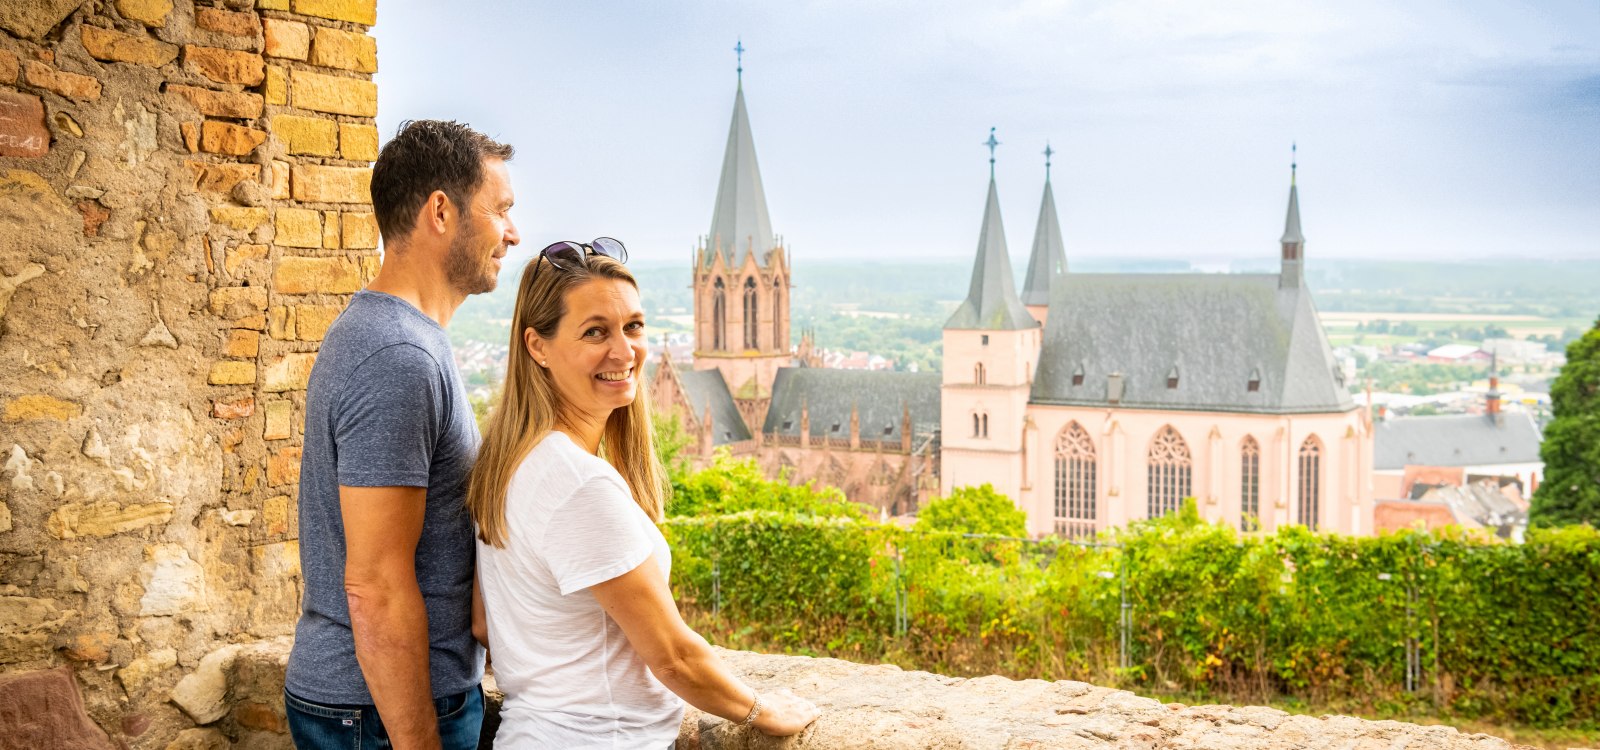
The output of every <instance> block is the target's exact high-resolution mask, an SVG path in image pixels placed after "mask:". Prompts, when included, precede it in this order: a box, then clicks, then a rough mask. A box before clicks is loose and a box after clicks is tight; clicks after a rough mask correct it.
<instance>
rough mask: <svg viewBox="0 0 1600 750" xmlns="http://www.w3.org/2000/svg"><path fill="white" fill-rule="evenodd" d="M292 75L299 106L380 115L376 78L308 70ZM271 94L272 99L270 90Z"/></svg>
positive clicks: (355, 114)
mask: <svg viewBox="0 0 1600 750" xmlns="http://www.w3.org/2000/svg"><path fill="white" fill-rule="evenodd" d="M289 75H290V80H289V91H290V95H291V96H292V97H293V99H294V106H296V107H299V108H301V109H310V110H315V111H317V112H328V113H331V114H336V115H354V116H356V117H377V116H378V85H377V84H375V83H373V82H372V81H368V80H364V79H360V78H344V77H342V76H328V75H322V74H320V73H311V72H308V71H304V70H296V71H293V72H291V73H290V74H289ZM269 83H270V81H269ZM269 91H270V89H269ZM267 98H268V100H269V103H270V100H271V98H272V97H271V94H270V93H269V94H268V97H267Z"/></svg>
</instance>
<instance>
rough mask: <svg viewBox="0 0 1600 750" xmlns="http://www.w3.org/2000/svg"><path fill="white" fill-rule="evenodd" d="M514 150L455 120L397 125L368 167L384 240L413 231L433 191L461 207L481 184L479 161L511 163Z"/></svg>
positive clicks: (481, 165) (375, 209)
mask: <svg viewBox="0 0 1600 750" xmlns="http://www.w3.org/2000/svg"><path fill="white" fill-rule="evenodd" d="M513 153H515V149H513V148H512V147H511V146H510V145H508V144H505V143H500V142H498V141H495V140H494V139H492V138H490V137H489V136H486V135H484V134H482V133H479V132H478V131H476V130H473V129H472V128H469V127H467V126H466V125H463V124H461V123H459V122H455V121H454V120H407V121H405V122H403V123H400V130H399V132H397V133H395V136H394V138H393V139H391V140H390V141H389V142H388V143H385V144H384V145H383V150H382V151H381V152H379V153H378V162H377V163H376V164H374V165H373V166H372V210H373V212H374V213H376V214H377V216H378V231H379V232H380V233H382V234H383V239H384V242H385V243H387V242H389V241H392V240H398V239H402V238H404V237H406V236H407V235H409V234H411V230H412V229H415V228H416V223H417V212H418V211H421V210H422V204H423V203H425V202H427V200H428V196H430V195H432V194H433V191H435V190H442V191H444V194H445V196H446V197H448V198H449V199H450V202H452V203H454V204H456V206H458V207H460V208H461V209H462V210H465V208H466V205H467V203H468V202H469V201H471V200H472V196H473V195H474V194H476V193H477V192H478V186H479V185H480V184H481V183H482V182H483V161H484V160H485V159H488V158H495V159H500V160H502V161H510V160H511V155H512V154H513Z"/></svg>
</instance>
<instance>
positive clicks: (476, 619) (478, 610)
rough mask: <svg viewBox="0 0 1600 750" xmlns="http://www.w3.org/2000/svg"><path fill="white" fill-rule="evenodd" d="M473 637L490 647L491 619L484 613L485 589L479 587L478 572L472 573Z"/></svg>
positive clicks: (484, 645) (475, 570)
mask: <svg viewBox="0 0 1600 750" xmlns="http://www.w3.org/2000/svg"><path fill="white" fill-rule="evenodd" d="M472 637H473V638H474V639H475V640H477V641H478V643H479V644H481V645H482V646H483V647H484V648H488V647H489V617H488V615H487V614H485V613H484V611H483V589H482V588H481V587H479V586H478V571H477V569H476V568H474V569H473V571H472Z"/></svg>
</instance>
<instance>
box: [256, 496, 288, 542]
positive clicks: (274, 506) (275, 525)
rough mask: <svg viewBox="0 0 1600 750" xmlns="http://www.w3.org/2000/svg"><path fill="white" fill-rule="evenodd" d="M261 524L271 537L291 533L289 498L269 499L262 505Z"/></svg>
mask: <svg viewBox="0 0 1600 750" xmlns="http://www.w3.org/2000/svg"><path fill="white" fill-rule="evenodd" d="M261 522H262V524H264V525H265V526H266V527H267V534H269V535H276V534H287V533H289V496H288V495H279V496H277V497H269V498H267V501H266V502H264V503H262V504H261Z"/></svg>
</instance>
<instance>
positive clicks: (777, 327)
mask: <svg viewBox="0 0 1600 750" xmlns="http://www.w3.org/2000/svg"><path fill="white" fill-rule="evenodd" d="M772 348H773V349H775V350H777V351H780V352H786V351H789V342H787V341H784V335H783V279H778V278H775V279H773V280H772Z"/></svg>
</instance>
